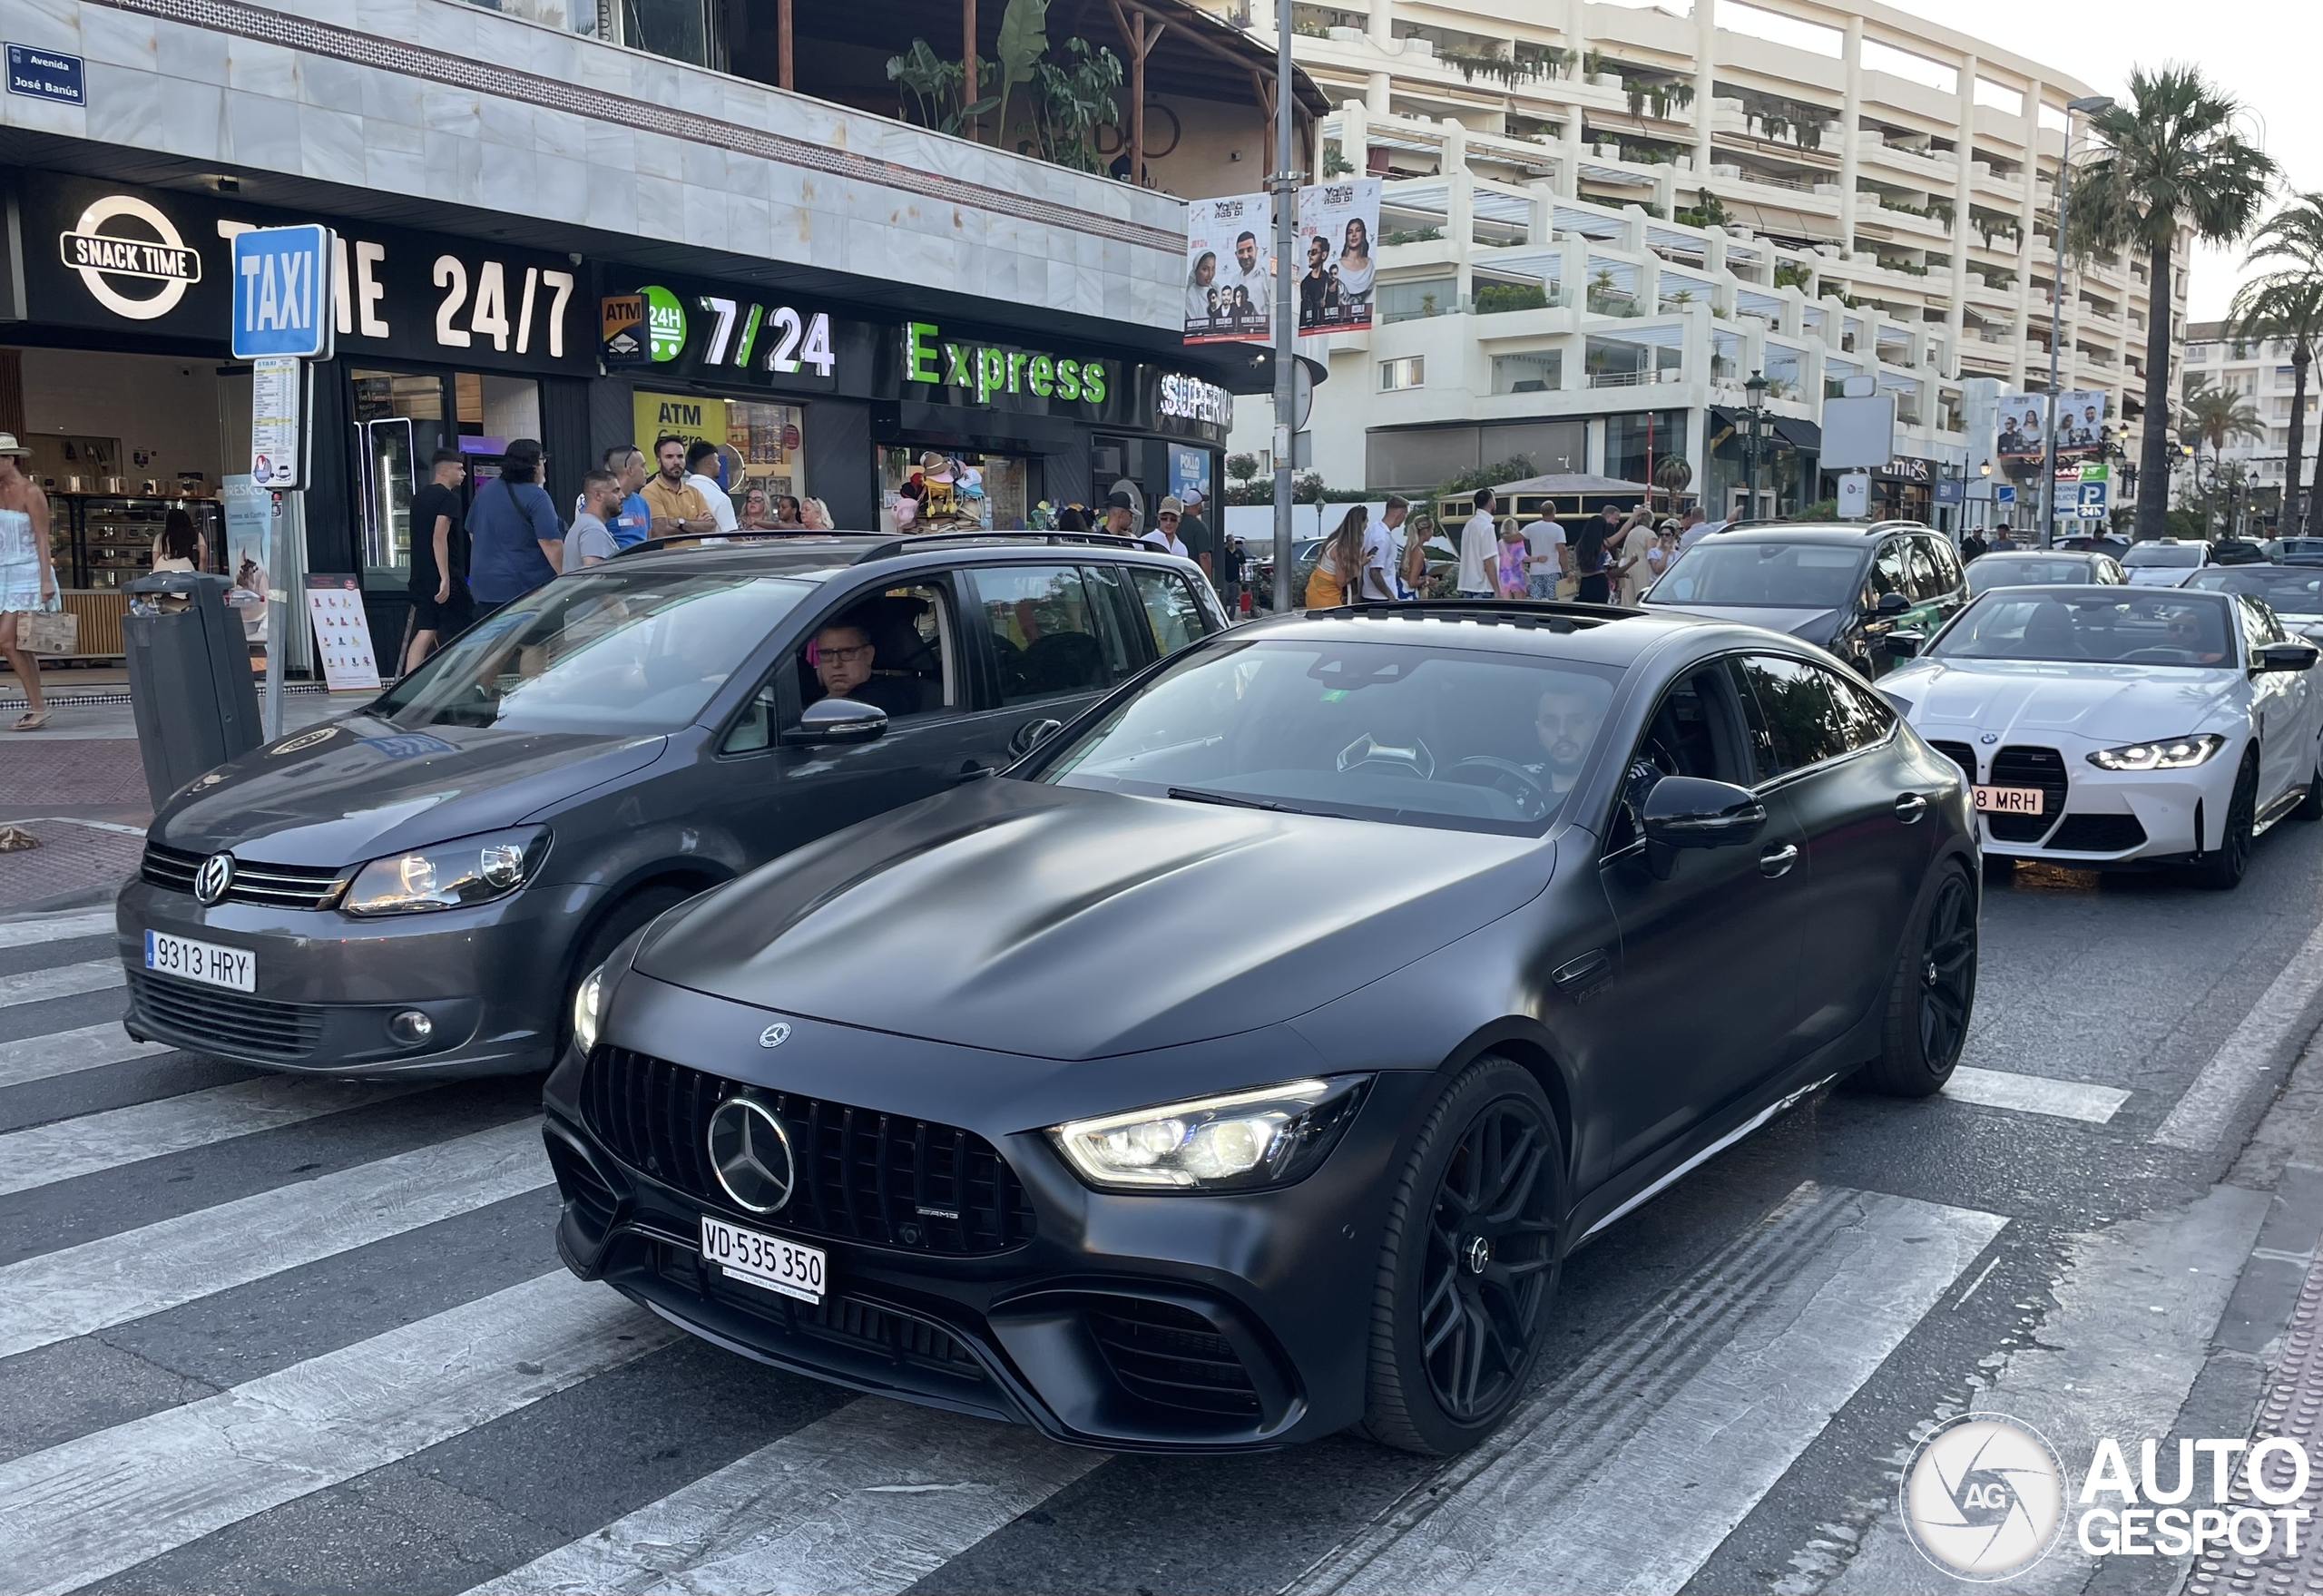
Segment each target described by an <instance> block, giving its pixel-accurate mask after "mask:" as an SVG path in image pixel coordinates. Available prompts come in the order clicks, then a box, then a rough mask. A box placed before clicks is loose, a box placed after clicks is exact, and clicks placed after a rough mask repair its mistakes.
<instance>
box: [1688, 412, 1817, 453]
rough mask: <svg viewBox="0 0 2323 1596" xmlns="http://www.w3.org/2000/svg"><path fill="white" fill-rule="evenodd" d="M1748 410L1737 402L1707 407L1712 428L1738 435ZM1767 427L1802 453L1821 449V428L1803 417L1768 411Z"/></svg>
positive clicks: (1746, 424) (1748, 418)
mask: <svg viewBox="0 0 2323 1596" xmlns="http://www.w3.org/2000/svg"><path fill="white" fill-rule="evenodd" d="M1710 422H1711V424H1712V430H1713V432H1714V431H1715V430H1716V428H1718V427H1721V426H1722V427H1726V428H1728V429H1730V431H1732V432H1734V433H1735V434H1737V435H1738V436H1739V435H1741V434H1743V433H1744V431H1745V429H1746V428H1747V427H1748V426H1749V425H1750V411H1748V410H1746V409H1744V408H1742V407H1741V406H1739V405H1712V406H1710ZM1767 430H1768V431H1769V432H1771V433H1773V434H1774V436H1775V437H1776V439H1777V440H1778V441H1779V442H1780V443H1781V444H1783V445H1784V446H1787V447H1789V448H1793V449H1797V450H1799V451H1800V452H1801V453H1803V454H1809V455H1819V454H1821V453H1822V452H1823V429H1822V428H1821V427H1819V426H1816V425H1815V423H1813V422H1811V421H1808V420H1806V419H1805V418H1803V417H1800V416H1778V415H1776V414H1774V413H1773V412H1772V411H1769V412H1768V413H1767Z"/></svg>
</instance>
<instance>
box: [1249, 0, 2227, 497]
mask: <svg viewBox="0 0 2323 1596" xmlns="http://www.w3.org/2000/svg"><path fill="white" fill-rule="evenodd" d="M1292 18H1293V23H1294V25H1295V26H1296V28H1297V30H1298V34H1299V36H1298V38H1297V40H1296V42H1295V48H1296V50H1297V53H1298V55H1299V60H1300V61H1301V63H1302V64H1304V65H1305V66H1306V67H1307V69H1308V70H1309V72H1310V73H1312V74H1313V75H1314V77H1315V79H1316V81H1317V83H1318V84H1319V85H1320V86H1321V87H1322V88H1323V90H1324V92H1325V93H1327V94H1328V96H1329V98H1330V99H1331V100H1332V102H1333V103H1334V104H1335V107H1336V109H1335V111H1334V113H1333V114H1332V115H1331V116H1330V117H1329V118H1328V120H1327V121H1326V122H1324V124H1323V126H1322V128H1321V137H1322V140H1323V145H1322V150H1321V153H1320V160H1321V163H1322V170H1323V171H1325V172H1326V173H1327V174H1328V173H1330V172H1335V171H1346V170H1355V171H1367V172H1369V173H1371V174H1373V175H1377V176H1378V177H1380V178H1382V179H1383V180H1385V185H1384V197H1383V209H1382V214H1381V230H1382V238H1383V240H1384V244H1385V247H1384V248H1383V250H1382V251H1381V256H1380V270H1379V282H1380V284H1381V287H1380V289H1379V292H1378V305H1379V308H1380V312H1381V322H1382V323H1383V324H1381V325H1375V327H1374V328H1373V330H1371V331H1370V332H1368V333H1367V334H1357V335H1336V336H1334V337H1332V338H1330V339H1329V340H1328V361H1329V365H1330V367H1331V380H1330V382H1329V383H1328V386H1326V387H1322V388H1320V389H1318V393H1317V396H1316V402H1315V408H1314V416H1313V421H1312V430H1313V447H1312V463H1313V465H1314V467H1315V468H1316V469H1317V470H1318V471H1319V472H1320V473H1321V475H1323V477H1324V479H1325V482H1326V483H1327V485H1330V486H1333V487H1338V486H1353V485H1364V486H1367V487H1370V488H1372V489H1375V490H1377V489H1386V488H1400V489H1407V490H1408V489H1411V488H1416V487H1426V486H1427V485H1432V484H1434V483H1436V482H1439V481H1441V480H1443V479H1444V478H1446V477H1447V476H1450V475H1455V474H1456V473H1457V472H1461V471H1467V470H1475V469H1477V468H1479V467H1480V466H1485V465H1493V464H1495V463H1497V462H1500V461H1503V460H1506V459H1510V458H1512V457H1515V456H1527V457H1529V458H1530V460H1531V462H1532V464H1533V465H1534V468H1535V469H1536V470H1537V471H1540V472H1555V471H1565V470H1571V471H1591V472H1601V473H1603V474H1605V475H1613V476H1620V477H1623V478H1626V479H1628V480H1632V481H1642V480H1645V476H1646V473H1647V472H1648V470H1649V469H1651V467H1650V466H1649V464H1648V462H1649V459H1651V460H1652V463H1653V465H1656V466H1658V465H1661V462H1662V461H1664V460H1666V459H1667V457H1668V456H1669V455H1671V454H1678V455H1682V456H1683V458H1684V459H1685V461H1686V462H1687V463H1688V467H1689V475H1690V482H1691V486H1690V491H1691V493H1694V494H1700V495H1701V497H1702V498H1703V499H1704V500H1705V502H1706V503H1707V504H1709V505H1710V508H1711V510H1712V511H1713V513H1714V514H1740V513H1743V512H1744V511H1745V510H1746V508H1749V507H1750V506H1748V504H1747V501H1746V492H1745V488H1744V485H1743V475H1744V465H1745V462H1744V458H1743V455H1744V447H1745V445H1744V438H1745V436H1746V429H1745V427H1744V426H1742V425H1740V424H1741V423H1742V422H1743V420H1744V417H1743V416H1742V415H1741V411H1742V408H1743V406H1744V404H1745V400H1746V395H1747V391H1748V390H1747V389H1746V387H1745V385H1746V384H1747V383H1748V381H1749V379H1750V377H1752V376H1753V375H1754V374H1763V376H1764V377H1765V378H1766V381H1767V385H1768V386H1767V387H1766V389H1765V393H1766V395H1767V396H1768V398H1767V408H1768V410H1769V411H1770V412H1771V413H1772V417H1773V419H1772V421H1771V422H1770V423H1769V424H1768V425H1767V426H1766V427H1765V428H1762V430H1761V435H1760V436H1762V437H1763V436H1765V434H1766V432H1767V431H1769V430H1770V431H1771V432H1772V433H1773V434H1774V438H1773V441H1772V443H1771V445H1770V446H1769V445H1762V446H1761V447H1762V448H1764V447H1770V448H1771V450H1772V459H1771V462H1770V463H1764V464H1761V465H1760V468H1759V500H1758V503H1757V504H1756V506H1755V509H1756V513H1759V514H1774V513H1779V512H1780V513H1788V512H1789V511H1792V510H1795V509H1797V508H1799V506H1800V505H1802V504H1806V503H1809V502H1812V501H1814V500H1817V499H1819V498H1822V497H1825V496H1827V495H1828V494H1829V493H1830V491H1831V482H1830V480H1829V478H1828V475H1826V474H1824V473H1822V472H1821V471H1820V470H1819V469H1818V466H1819V460H1818V443H1819V429H1818V417H1819V416H1820V412H1821V406H1822V403H1823V400H1824V398H1825V397H1827V396H1829V395H1837V394H1838V393H1840V392H1842V391H1843V389H1844V385H1845V382H1846V379H1848V378H1850V377H1867V378H1870V379H1872V381H1873V382H1874V383H1875V384H1876V386H1877V388H1878V389H1879V390H1881V391H1884V392H1887V393H1891V394H1893V395H1894V396H1895V397H1896V401H1897V421H1898V441H1897V458H1896V461H1895V462H1894V465H1893V468H1892V469H1890V470H1887V471H1882V472H1879V473H1877V474H1876V476H1877V480H1876V482H1875V506H1876V507H1877V508H1878V509H1881V510H1885V511H1887V512H1891V513H1901V514H1930V513H1931V512H1932V511H1935V510H1936V509H1937V508H1938V507H1939V506H1943V507H1944V510H1943V513H1942V514H1936V517H1935V518H1936V519H1939V520H1946V519H1950V518H1951V517H1952V515H1953V514H1955V512H1954V511H1952V510H1951V509H1950V508H1949V506H1951V505H1954V504H1964V502H1965V509H1966V511H1967V513H1968V514H1970V515H1971V516H1972V517H1974V516H1976V515H1978V514H1989V510H1990V504H1991V501H1990V497H1989V495H1990V494H1991V493H1992V489H1993V485H1994V483H1995V481H1996V480H1997V481H2005V480H2006V478H2007V475H2009V473H2008V471H2007V470H2006V469H2004V468H2003V467H2000V466H1998V465H1996V466H1995V469H1994V470H1993V471H1992V472H1990V473H1987V472H1985V470H1984V467H1985V465H1986V464H1987V463H1989V462H1991V461H1992V460H1993V457H1994V447H1993V421H1992V405H1991V402H1990V401H1991V399H1992V397H1994V396H1996V395H1998V394H2001V393H2004V392H2007V391H2011V390H2024V389H2028V388H2029V389H2033V390H2039V389H2041V388H2044V387H2046V383H2047V371H2048V360H2049V343H2050V325H2051V323H2050V306H2049V299H2050V283H2051V273H2052V271H2053V269H2054V256H2053V242H2052V240H2053V231H2054V225H2055V221H2054V211H2055V200H2056V195H2055V189H2054V184H2055V181H2056V177H2057V173H2058V170H2059V162H2060V161H2061V159H2062V158H2063V154H2064V151H2065V147H2066V141H2067V139H2068V138H2069V137H2072V138H2074V139H2079V138H2081V137H2083V135H2084V133H2085V124H2083V122H2081V121H2080V120H2079V119H2078V118H2073V117H2069V116H2068V113H2066V111H2065V109H2064V106H2065V103H2066V102H2067V101H2069V100H2072V99H2074V98H2077V97H2080V96H2082V95H2084V94H2086V93H2088V92H2089V91H2088V90H2087V88H2086V87H2085V86H2084V85H2083V84H2082V83H2077V82H2075V81H2073V79H2071V78H2070V77H2067V76H2065V75H2064V74H2063V73H2058V72H2055V71H2053V70H2051V69H2049V68H2046V67H2044V66H2043V65H2041V64H2036V63H2034V62H2032V61H2029V60H2027V59H2025V58H2024V57H2023V56H2020V55H2017V54H2013V53H2012V52H2009V51H2007V50H2005V49H2002V48H1999V47H1997V46H1995V45H1992V44H1985V43H1983V42H1980V41H1978V40H1975V39H1972V38H1970V37H1968V36H1966V35H1965V34H1959V33H1956V32H1954V31H1953V30H1950V29H1947V28H1945V27H1943V26H1941V25H1938V24H1934V23H1929V22H1926V21H1923V20H1921V19H1919V18H1916V17H1912V16H1908V15H1905V14H1903V13H1901V12H1897V11H1894V10H1890V9H1888V8H1887V7H1885V6H1882V5H1877V4H1873V3H1871V0H1862V3H1859V4H1822V3H1819V0H1764V3H1763V4H1759V5H1739V4H1722V3H1721V0H1693V4H1692V6H1691V15H1673V14H1672V11H1671V9H1665V8H1662V7H1658V6H1657V7H1654V8H1652V9H1642V8H1632V7H1630V6H1626V5H1610V4H1592V3H1591V0H1545V3H1537V4H1536V3H1524V4H1520V3H1519V0H1426V3H1421V0H1348V4H1344V5H1311V4H1307V3H1305V0H1299V3H1298V4H1295V5H1293V11H1292ZM1248 25H1249V26H1250V28H1251V29H1252V30H1253V31H1254V32H1257V33H1260V34H1264V33H1266V32H1267V31H1268V30H1269V29H1270V28H1271V27H1272V25H1273V17H1272V15H1271V9H1270V5H1269V3H1268V0H1253V5H1252V8H1251V10H1250V14H1249V16H1248ZM2145 275H2146V269H2145V265H2144V263H2143V262H2142V260H2139V259H2132V258H2129V257H2126V256H2120V255H2115V256H2107V257H2101V258H2097V259H2091V260H2088V261H2086V262H2084V263H2081V264H2080V265H2079V266H2078V267H2077V269H2074V270H2073V272H2072V273H2071V274H2070V275H2069V277H2068V279H2067V289H2068V291H2067V294H2066V296H2065V301H2064V306H2063V318H2062V331H2061V335H2060V337H2059V338H2058V352H2059V374H2058V382H2059V386H2060V387H2061V388H2063V389H2067V390H2071V389H2094V390H2098V391H2102V393H2104V394H2105V395H2106V396H2107V416H2108V418H2109V419H2110V420H2113V421H2116V422H2119V421H2121V420H2123V419H2126V420H2128V421H2130V422H2132V423H2134V422H2135V420H2136V418H2137V416H2139V414H2140V413H2141V409H2142V403H2141V401H2142V384H2143V381H2144V375H2143V368H2144V360H2145V356H2144V343H2145V332H2146V317H2147V313H2148V307H2149V303H2150V295H2151V285H2149V284H2148V283H2147V282H2146V280H2145ZM2171 292H2172V294H2173V299H2172V301H2171V302H2172V305H2173V308H2175V307H2179V306H2182V283H2181V284H2180V285H2177V286H2175V287H2174V288H2173V289H2171ZM2174 326H2175V322H2174V320H2173V327H2174ZM1262 408H1263V406H1246V407H1245V411H1244V422H1243V426H1242V428H1241V431H1240V433H1239V435H1238V436H1237V437H1236V439H1235V445H1234V446H1235V447H1237V448H1238V449H1247V450H1250V451H1252V452H1260V451H1262V450H1263V448H1264V445H1265V442H1266V438H1265V436H1264V428H1263V426H1261V425H1260V423H1262V422H1263V420H1264V419H1265V417H1263V416H1260V414H1259V412H1260V410H1261V409H1262ZM1947 482H1950V483H1955V484H1957V485H1956V486H1954V487H1950V488H1946V487H1945V486H1944V484H1946V483H1947ZM2028 486H2029V485H2028ZM1979 495H1984V496H1985V504H1986V510H1985V512H1982V513H1980V512H1978V511H1977V510H1976V508H1975V502H1976V500H1977V499H1978V497H1979ZM2033 497H2034V495H2033V494H2031V493H2030V492H2029V491H2028V492H2027V493H2026V494H2024V499H2025V500H2026V501H2027V502H2028V503H2029V502H2030V501H2031V500H2032V499H2033ZM2122 502H2123V500H2122V495H2121V494H2119V493H2118V492H2117V494H2116V499H2115V507H2116V509H2118V508H2119V507H2120V506H2121V504H2122Z"/></svg>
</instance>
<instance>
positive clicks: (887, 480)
mask: <svg viewBox="0 0 2323 1596" xmlns="http://www.w3.org/2000/svg"><path fill="white" fill-rule="evenodd" d="M1031 485H1032V462H1030V461H1029V460H1026V459H1024V458H1023V457H1021V456H1017V455H983V454H965V455H947V454H945V453H944V452H943V451H942V450H940V449H917V448H914V447H912V446H909V445H899V444H887V445H883V446H881V447H880V450H879V500H880V512H879V524H880V527H881V529H882V530H883V531H888V532H895V531H907V532H1022V531H1024V528H1025V525H1026V521H1025V516H1026V514H1027V513H1028V512H1029V511H1030V509H1031V507H1032V500H1031ZM907 489H909V490H910V492H909V494H908V495H907V494H906V490H907ZM906 498H908V501H909V503H910V504H911V505H912V508H911V509H910V510H909V511H908V512H907V513H904V514H898V513H897V504H898V502H899V501H901V500H904V499H906Z"/></svg>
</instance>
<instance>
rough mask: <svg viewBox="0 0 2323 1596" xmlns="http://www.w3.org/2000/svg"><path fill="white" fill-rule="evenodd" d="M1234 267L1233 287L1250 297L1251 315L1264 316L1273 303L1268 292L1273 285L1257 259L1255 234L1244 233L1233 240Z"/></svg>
mask: <svg viewBox="0 0 2323 1596" xmlns="http://www.w3.org/2000/svg"><path fill="white" fill-rule="evenodd" d="M1234 266H1235V270H1236V276H1235V279H1234V282H1235V286H1236V287H1238V288H1240V289H1242V290H1243V291H1244V292H1245V293H1247V294H1249V295H1250V311H1251V314H1253V315H1255V316H1259V317H1264V316H1266V315H1267V314H1268V307H1269V306H1270V305H1271V304H1272V303H1273V299H1272V298H1271V297H1270V295H1269V289H1271V288H1272V286H1273V284H1272V281H1271V279H1269V276H1268V273H1267V269H1266V265H1265V263H1264V262H1263V261H1261V260H1260V259H1259V240H1258V235H1257V234H1256V233H1244V234H1243V235H1242V236H1241V237H1240V238H1239V239H1236V240H1234Z"/></svg>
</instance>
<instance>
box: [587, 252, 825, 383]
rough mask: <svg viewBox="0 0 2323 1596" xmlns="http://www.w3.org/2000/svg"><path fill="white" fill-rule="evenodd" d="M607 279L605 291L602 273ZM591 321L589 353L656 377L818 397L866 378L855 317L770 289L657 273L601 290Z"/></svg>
mask: <svg viewBox="0 0 2323 1596" xmlns="http://www.w3.org/2000/svg"><path fill="white" fill-rule="evenodd" d="M607 278H608V279H609V280H608V281H607V283H606V287H607V288H608V289H615V288H616V284H615V283H614V282H613V280H611V279H612V273H611V272H610V271H609V272H608V273H607ZM598 320H599V323H600V325H601V326H602V328H603V343H602V345H601V346H600V348H599V350H598V357H599V358H601V359H603V361H604V363H605V364H606V365H607V366H608V367H615V366H628V367H641V366H651V367H655V368H656V369H655V370H654V371H653V373H652V375H653V377H655V379H656V380H661V379H666V378H671V377H681V378H685V379H688V380H692V381H701V382H709V383H717V384H720V385H733V386H737V387H765V388H774V389H785V390H794V391H804V392H808V393H826V394H829V393H840V392H860V391H863V389H862V385H863V384H864V383H865V382H867V380H868V367H869V360H868V358H867V348H866V347H865V346H866V343H867V336H866V335H863V334H861V333H860V332H859V331H858V328H860V324H859V323H848V322H842V321H836V320H834V319H833V318H832V316H831V314H830V312H829V311H828V310H823V309H818V308H815V307H814V306H813V305H811V304H801V303H799V302H798V301H796V300H786V299H778V298H775V297H773V296H771V295H764V294H753V293H750V292H747V291H741V290H737V289H732V288H730V287H727V286H724V285H712V284H703V283H697V282H693V281H691V280H687V279H672V278H664V279H662V280H660V281H656V282H649V283H641V284H639V285H637V286H636V287H634V288H632V289H626V290H625V291H609V292H608V293H607V294H606V295H605V297H604V298H603V299H602V300H601V301H600V302H599V307H598ZM850 335H854V336H850Z"/></svg>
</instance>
